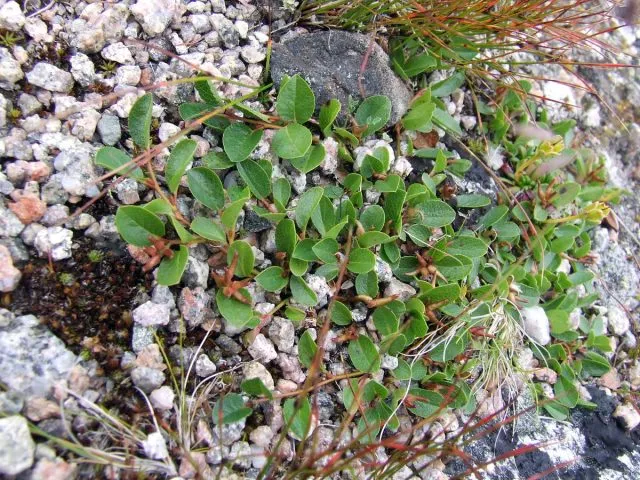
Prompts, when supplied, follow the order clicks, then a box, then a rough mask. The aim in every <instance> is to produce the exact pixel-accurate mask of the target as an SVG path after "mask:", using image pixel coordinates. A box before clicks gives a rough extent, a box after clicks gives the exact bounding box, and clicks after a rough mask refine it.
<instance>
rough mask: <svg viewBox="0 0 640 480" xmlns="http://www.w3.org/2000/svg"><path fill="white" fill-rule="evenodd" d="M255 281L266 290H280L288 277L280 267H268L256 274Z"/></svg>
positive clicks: (287, 281)
mask: <svg viewBox="0 0 640 480" xmlns="http://www.w3.org/2000/svg"><path fill="white" fill-rule="evenodd" d="M256 282H258V284H259V285H260V286H261V287H262V288H264V289H265V290H266V291H267V292H277V291H278V290H282V289H283V288H284V287H286V286H287V283H289V279H288V278H287V276H286V275H285V274H284V270H282V268H280V267H269V268H267V269H265V270H263V271H262V272H260V273H259V274H258V275H257V276H256Z"/></svg>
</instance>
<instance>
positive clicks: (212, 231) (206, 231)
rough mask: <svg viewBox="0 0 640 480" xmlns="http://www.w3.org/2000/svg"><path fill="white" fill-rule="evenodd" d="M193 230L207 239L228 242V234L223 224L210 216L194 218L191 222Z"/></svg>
mask: <svg viewBox="0 0 640 480" xmlns="http://www.w3.org/2000/svg"><path fill="white" fill-rule="evenodd" d="M191 230H193V231H194V232H195V233H197V234H198V235H200V236H201V237H204V238H206V239H207V240H212V241H214V242H219V243H222V244H225V243H227V236H226V235H225V233H224V230H223V228H222V226H221V225H220V224H218V223H217V222H214V221H213V220H211V219H210V218H205V217H196V218H194V219H193V222H191Z"/></svg>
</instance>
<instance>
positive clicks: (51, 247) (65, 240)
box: [33, 227, 73, 261]
mask: <svg viewBox="0 0 640 480" xmlns="http://www.w3.org/2000/svg"><path fill="white" fill-rule="evenodd" d="M72 238H73V232H72V231H71V230H68V229H66V228H62V227H49V228H47V229H46V230H40V231H39V232H38V233H37V234H36V238H35V240H34V242H33V244H34V246H35V247H36V250H38V254H39V255H40V256H41V257H48V256H49V255H51V259H52V260H54V261H58V260H64V259H66V258H71V246H72V242H71V239H72Z"/></svg>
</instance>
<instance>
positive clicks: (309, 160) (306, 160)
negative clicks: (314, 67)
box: [289, 145, 325, 173]
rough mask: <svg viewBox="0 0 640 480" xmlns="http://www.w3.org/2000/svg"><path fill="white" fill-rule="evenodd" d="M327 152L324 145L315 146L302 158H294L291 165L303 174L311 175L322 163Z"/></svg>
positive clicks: (290, 161)
mask: <svg viewBox="0 0 640 480" xmlns="http://www.w3.org/2000/svg"><path fill="white" fill-rule="evenodd" d="M324 157H325V150H324V147H323V146H322V145H314V146H312V147H311V148H310V149H308V150H307V153H305V154H304V155H303V156H302V157H300V158H292V159H290V160H289V163H291V165H293V166H294V167H295V168H296V169H297V170H299V171H301V172H302V173H309V172H310V171H311V170H313V169H314V168H316V167H317V166H318V165H320V164H321V163H322V161H323V160H324Z"/></svg>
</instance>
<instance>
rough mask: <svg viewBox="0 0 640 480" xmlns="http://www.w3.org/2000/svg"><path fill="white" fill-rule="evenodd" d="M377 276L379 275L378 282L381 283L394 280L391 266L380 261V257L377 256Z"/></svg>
mask: <svg viewBox="0 0 640 480" xmlns="http://www.w3.org/2000/svg"><path fill="white" fill-rule="evenodd" d="M375 268H376V274H377V275H378V281H379V282H381V283H387V282H390V281H391V279H392V278H393V271H392V270H391V266H390V265H389V264H388V263H387V262H385V261H384V260H382V259H380V257H378V256H376V267H375Z"/></svg>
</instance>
